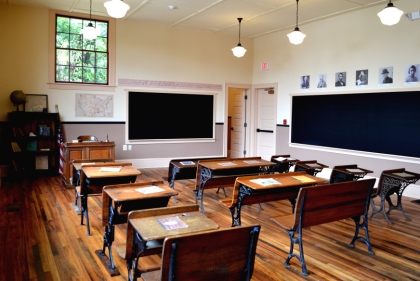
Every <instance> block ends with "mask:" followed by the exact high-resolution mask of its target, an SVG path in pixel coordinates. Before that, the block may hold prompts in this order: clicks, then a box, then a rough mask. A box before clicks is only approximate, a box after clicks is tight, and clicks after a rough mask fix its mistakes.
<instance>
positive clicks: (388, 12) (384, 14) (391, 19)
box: [378, 3, 404, 25]
mask: <svg viewBox="0 0 420 281" xmlns="http://www.w3.org/2000/svg"><path fill="white" fill-rule="evenodd" d="M403 13H404V12H403V11H401V10H399V9H397V8H395V7H394V5H393V4H392V3H388V6H387V7H386V8H385V9H383V10H382V11H380V12H379V13H378V17H379V18H380V19H381V22H382V24H385V25H394V24H397V23H398V22H399V21H400V18H401V16H402V14H403Z"/></svg>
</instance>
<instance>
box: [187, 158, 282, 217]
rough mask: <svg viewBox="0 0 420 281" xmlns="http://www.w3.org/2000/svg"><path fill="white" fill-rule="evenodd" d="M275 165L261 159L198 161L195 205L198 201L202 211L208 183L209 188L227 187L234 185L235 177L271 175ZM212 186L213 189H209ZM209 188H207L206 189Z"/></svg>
mask: <svg viewBox="0 0 420 281" xmlns="http://www.w3.org/2000/svg"><path fill="white" fill-rule="evenodd" d="M275 165H276V164H275V163H273V162H270V161H267V160H264V159H261V157H248V158H246V157H245V158H231V159H219V160H211V161H199V162H198V166H197V179H196V189H195V190H194V193H195V203H196V204H197V203H198V200H200V201H201V202H200V208H201V211H202V212H203V214H205V211H204V202H203V201H204V189H205V188H206V184H207V183H208V182H209V183H210V188H216V187H222V186H223V185H225V186H229V185H233V184H234V183H235V180H236V178H237V177H240V176H245V175H258V174H268V173H272V171H271V167H273V166H275ZM212 185H213V187H211V186H212ZM207 188H209V187H207Z"/></svg>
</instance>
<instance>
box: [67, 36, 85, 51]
mask: <svg viewBox="0 0 420 281" xmlns="http://www.w3.org/2000/svg"><path fill="white" fill-rule="evenodd" d="M70 49H78V50H81V49H82V35H81V34H70Z"/></svg>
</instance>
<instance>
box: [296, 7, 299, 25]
mask: <svg viewBox="0 0 420 281" xmlns="http://www.w3.org/2000/svg"><path fill="white" fill-rule="evenodd" d="M298 15H299V0H296V28H298Z"/></svg>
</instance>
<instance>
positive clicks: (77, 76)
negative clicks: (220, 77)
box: [70, 66, 83, 83]
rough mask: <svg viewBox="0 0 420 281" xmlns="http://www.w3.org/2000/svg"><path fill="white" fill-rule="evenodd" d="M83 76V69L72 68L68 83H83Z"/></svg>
mask: <svg viewBox="0 0 420 281" xmlns="http://www.w3.org/2000/svg"><path fill="white" fill-rule="evenodd" d="M82 76H83V68H82V67H76V66H74V67H72V68H71V73H70V82H79V83H81V82H83V80H82Z"/></svg>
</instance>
